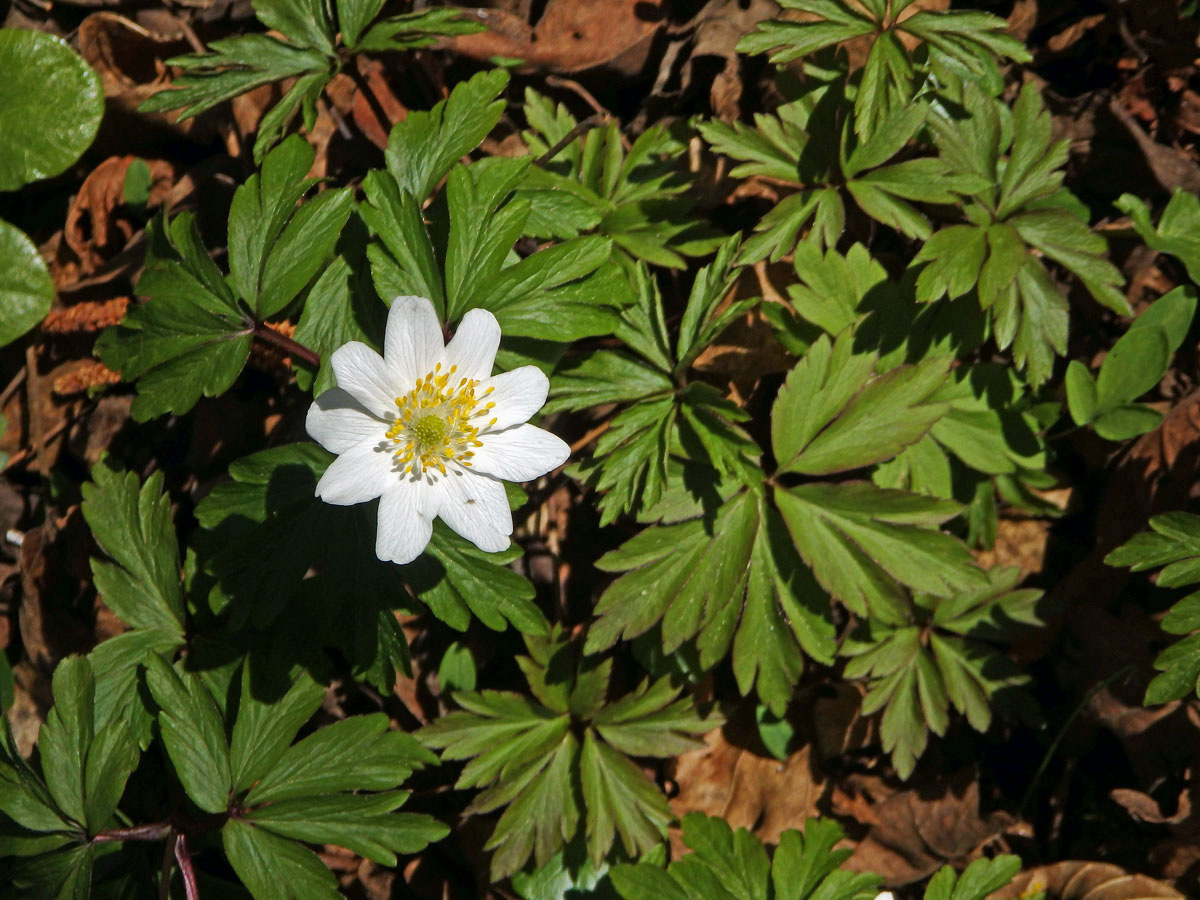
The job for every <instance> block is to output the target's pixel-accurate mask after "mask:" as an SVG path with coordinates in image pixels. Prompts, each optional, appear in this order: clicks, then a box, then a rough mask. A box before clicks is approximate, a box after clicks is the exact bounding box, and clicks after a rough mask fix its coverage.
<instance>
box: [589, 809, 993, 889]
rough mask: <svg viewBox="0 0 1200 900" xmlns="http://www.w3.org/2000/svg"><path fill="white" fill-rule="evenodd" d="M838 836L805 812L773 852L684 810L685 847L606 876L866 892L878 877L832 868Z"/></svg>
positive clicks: (646, 882) (629, 881) (643, 884)
mask: <svg viewBox="0 0 1200 900" xmlns="http://www.w3.org/2000/svg"><path fill="white" fill-rule="evenodd" d="M843 836H844V835H843V833H842V830H841V828H840V827H839V826H838V824H837V823H836V822H833V821H823V820H820V819H809V820H808V821H807V822H806V823H805V826H804V832H803V833H801V832H799V831H796V830H794V829H788V830H787V831H785V832H784V833H783V834H782V835H781V836H780V839H779V846H778V847H777V848H776V849H775V853H774V858H771V857H768V855H767V851H766V848H765V847H764V846H763V845H762V843H761V842H760V841H759V839H758V838H757V837H755V836H754V835H753V834H751V833H750V832H749V831H747V830H746V829H744V828H739V829H738V830H737V831H734V830H733V829H731V828H730V827H729V825H728V824H726V822H725V821H724V820H723V819H720V818H718V817H716V816H713V817H709V816H706V815H704V814H703V813H696V812H693V813H688V814H687V815H686V816H684V817H683V842H684V843H685V844H686V845H687V846H688V847H689V848H691V850H692V852H691V853H688V854H686V855H684V856H683V857H682V858H680V859H677V860H674V861H673V862H672V863H671V864H670V865H669V866H668V867H667V868H666V869H665V870H664V869H662V868H661V867H660V866H658V865H655V864H654V863H652V862H640V863H638V864H637V865H620V866H613V867H612V869H610V877H611V878H612V883H613V886H614V887H615V888H616V889H617V893H619V894H620V895H621V896H622V897H624V898H625V900H693V898H696V897H705V898H711V900H810V898H812V900H816V898H820V900H870V898H873V897H874V896H875V895H876V893H877V892H878V889H879V885H880V883H881V882H882V878H881V877H880V876H878V875H874V874H871V873H869V872H848V871H845V870H842V869H839V868H838V867H839V866H840V865H841V864H842V863H843V862H845V860H846V858H847V857H849V856H850V850H848V849H837V850H835V849H834V847H835V845H836V844H837V843H838V842H839V841H841V840H842V838H843ZM1011 858H1012V859H1016V857H1011ZM964 900H966V898H964ZM972 900H973V898H972Z"/></svg>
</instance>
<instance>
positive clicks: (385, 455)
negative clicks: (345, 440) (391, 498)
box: [317, 438, 397, 506]
mask: <svg viewBox="0 0 1200 900" xmlns="http://www.w3.org/2000/svg"><path fill="white" fill-rule="evenodd" d="M393 462H394V460H393V458H392V453H391V450H390V449H389V447H388V445H387V444H386V443H385V442H383V441H379V440H376V439H374V438H368V439H367V440H364V441H361V442H359V443H358V444H355V445H354V446H353V447H351V448H350V449H349V450H347V451H345V452H344V453H342V454H340V455H339V456H338V458H337V459H335V460H334V461H333V462H332V463H330V464H329V468H328V469H326V470H325V474H324V475H322V476H321V480H320V481H318V482H317V496H318V497H320V498H321V499H322V500H324V501H325V502H326V503H332V504H334V505H335V506H351V505H353V504H355V503H365V502H366V501H368V500H374V499H375V498H376V497H378V496H379V495H380V494H382V493H383V490H384V487H385V485H386V484H387V482H388V480H389V479H396V478H397V475H396V473H395V472H394V471H393Z"/></svg>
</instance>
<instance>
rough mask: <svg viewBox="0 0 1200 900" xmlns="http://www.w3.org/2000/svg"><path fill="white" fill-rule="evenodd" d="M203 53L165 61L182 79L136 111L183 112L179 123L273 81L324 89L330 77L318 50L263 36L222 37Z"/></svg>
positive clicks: (326, 62) (257, 151)
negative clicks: (311, 80) (310, 80)
mask: <svg viewBox="0 0 1200 900" xmlns="http://www.w3.org/2000/svg"><path fill="white" fill-rule="evenodd" d="M281 2H282V0H281ZM207 49H208V51H209V52H208V53H203V54H193V55H188V56H178V57H175V58H174V59H171V60H169V62H170V63H171V64H172V65H175V66H178V67H180V68H182V69H183V70H184V71H183V74H182V75H181V76H180V77H179V78H177V79H175V81H173V82H172V84H171V87H170V88H169V89H166V90H162V91H159V92H158V93H156V94H153V95H152V96H150V97H149V98H148V99H146V100H145V101H143V103H142V104H141V106H139V107H138V109H139V111H140V112H161V111H163V110H169V109H182V111H181V112H180V113H179V121H184V120H186V119H189V118H191V117H192V116H196V115H199V114H200V113H202V112H204V111H205V110H209V109H212V108H213V107H214V106H216V105H217V104H219V103H222V102H224V101H225V100H229V99H231V98H233V97H236V96H237V95H238V94H244V93H246V92H247V91H250V90H253V89H254V88H256V87H259V86H261V85H264V84H270V83H271V82H273V81H283V80H285V79H288V78H300V80H305V79H304V76H308V75H312V76H317V77H318V78H319V80H320V83H321V84H322V85H323V84H324V83H325V82H326V81H328V80H329V78H331V77H332V75H333V73H332V71H331V69H330V64H329V58H328V57H327V56H326V55H325V54H324V53H323V52H321V51H320V50H315V49H309V48H303V47H297V46H293V45H292V44H288V43H286V42H284V41H281V40H278V39H277V38H273V37H269V36H268V35H265V34H247V35H241V36H239V37H232V38H224V39H222V40H219V41H213V42H212V43H211V44H209V45H208V48H207ZM318 90H319V88H318ZM297 97H298V95H297ZM286 102H287V101H283V102H281V103H280V104H279V106H277V107H276V109H279V108H280V107H284V103H286ZM292 108H293V109H294V103H293V104H292ZM272 112H274V110H272ZM264 133H265V131H264V129H263V123H260V132H259V135H260V137H261V136H262V135H263V134H264ZM276 134H278V132H276ZM264 149H265V147H260V146H259V142H258V141H256V142H255V160H256V161H257V160H258V159H259V158H260V157H261V155H262V153H261V151H262V150H264Z"/></svg>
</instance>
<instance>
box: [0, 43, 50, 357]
mask: <svg viewBox="0 0 1200 900" xmlns="http://www.w3.org/2000/svg"><path fill="white" fill-rule="evenodd" d="M2 35H3V32H0V36H2ZM53 301H54V283H53V282H52V281H51V280H50V273H49V271H48V270H47V269H46V263H45V261H44V260H43V259H42V257H41V254H39V253H38V251H37V247H35V246H34V245H33V241H31V240H30V239H29V237H28V236H27V235H26V234H25V232H23V231H21V229H19V228H17V227H16V226H15V225H10V224H9V223H8V222H5V221H4V220H3V219H0V307H3V309H4V316H3V317H2V318H0V346H3V345H5V344H8V343H11V342H12V341H15V340H16V339H17V338H19V337H20V336H21V335H23V334H24V333H25V332H27V331H28V330H29V329H31V328H33V326H34V325H37V324H38V323H39V322H40V321H42V319H44V318H46V313H48V312H50V304H51V303H52V302H53Z"/></svg>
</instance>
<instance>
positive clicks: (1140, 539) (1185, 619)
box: [1104, 512, 1200, 705]
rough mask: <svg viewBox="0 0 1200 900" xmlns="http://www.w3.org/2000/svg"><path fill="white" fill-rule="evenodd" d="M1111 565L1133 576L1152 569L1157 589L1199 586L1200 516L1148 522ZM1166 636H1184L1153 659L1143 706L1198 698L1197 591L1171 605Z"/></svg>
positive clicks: (1112, 557)
mask: <svg viewBox="0 0 1200 900" xmlns="http://www.w3.org/2000/svg"><path fill="white" fill-rule="evenodd" d="M1104 562H1105V563H1107V564H1108V565H1110V566H1128V567H1129V568H1131V569H1132V570H1133V571H1135V572H1144V571H1146V570H1147V569H1156V568H1158V567H1160V566H1162V567H1163V568H1162V571H1161V572H1160V573H1159V575H1158V586H1159V587H1164V588H1177V587H1184V586H1187V585H1191V584H1195V583H1197V582H1200V516H1194V515H1191V514H1190V513H1184V512H1172V513H1164V514H1162V515H1158V516H1154V517H1152V518H1151V519H1150V531H1143V532H1141V533H1140V534H1136V535H1134V536H1133V537H1132V538H1130V539H1129V540H1128V541H1126V542H1125V543H1124V544H1122V545H1121V546H1120V547H1118V548H1117V549H1116V550H1113V551H1112V552H1111V553H1109V554H1108V556H1106V557H1105V558H1104ZM1161 626H1162V629H1163V631H1165V632H1167V633H1168V634H1178V635H1186V637H1183V638H1181V639H1180V640H1179V641H1177V642H1175V643H1174V644H1172V645H1171V646H1170V647H1168V648H1167V649H1166V650H1164V651H1162V653H1160V654H1159V655H1158V658H1157V659H1155V660H1154V668H1156V669H1158V670H1159V672H1160V674H1159V675H1157V676H1155V678H1154V679H1153V680H1152V681H1151V682H1150V684H1149V685H1148V686H1147V687H1146V696H1145V698H1144V700H1143V703H1145V704H1147V705H1150V704H1158V703H1167V702H1169V701H1171V700H1178V699H1180V698H1181V697H1185V696H1187V695H1188V694H1190V693H1192V692H1193V691H1194V692H1196V693H1197V694H1198V695H1200V634H1198V633H1197V632H1200V592H1194V593H1191V594H1188V595H1187V596H1185V597H1184V598H1183V599H1181V600H1178V601H1176V603H1175V605H1174V606H1172V607H1171V609H1170V611H1169V612H1168V613H1167V614H1166V616H1164V617H1163V620H1162V622H1161Z"/></svg>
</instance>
